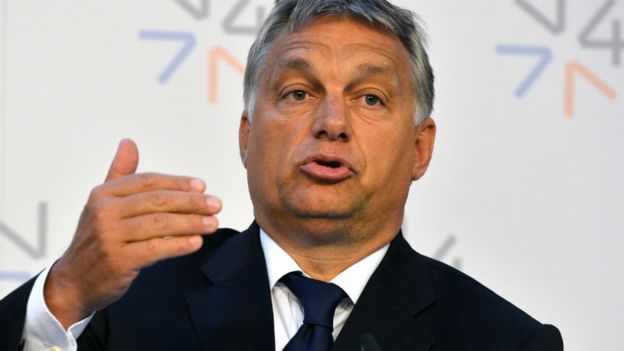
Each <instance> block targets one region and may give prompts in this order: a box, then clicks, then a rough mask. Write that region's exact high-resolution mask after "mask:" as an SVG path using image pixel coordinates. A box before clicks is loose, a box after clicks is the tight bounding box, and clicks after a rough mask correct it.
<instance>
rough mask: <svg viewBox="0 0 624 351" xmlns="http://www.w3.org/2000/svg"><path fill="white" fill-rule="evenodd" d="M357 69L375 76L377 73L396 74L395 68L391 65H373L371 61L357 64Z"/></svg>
mask: <svg viewBox="0 0 624 351" xmlns="http://www.w3.org/2000/svg"><path fill="white" fill-rule="evenodd" d="M356 70H357V71H358V72H359V73H363V74H366V75H369V76H375V75H389V76H396V75H395V69H394V68H393V67H392V66H390V65H382V66H378V65H373V64H370V63H361V64H359V65H358V66H357V68H356Z"/></svg>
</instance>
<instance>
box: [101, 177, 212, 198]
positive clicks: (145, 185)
mask: <svg viewBox="0 0 624 351" xmlns="http://www.w3.org/2000/svg"><path fill="white" fill-rule="evenodd" d="M101 188H102V189H101V190H102V191H105V192H106V193H109V194H112V195H115V196H128V195H134V194H138V193H142V192H146V191H151V190H156V189H160V190H174V191H191V192H199V193H203V192H204V191H205V190H206V184H205V183H204V181H202V180H201V179H197V178H193V177H187V176H174V175H168V174H160V173H138V174H133V175H129V176H127V177H123V178H119V179H115V180H112V181H110V182H108V183H105V184H103V185H102V186H101Z"/></svg>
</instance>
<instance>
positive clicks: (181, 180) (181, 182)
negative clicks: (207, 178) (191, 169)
mask: <svg viewBox="0 0 624 351" xmlns="http://www.w3.org/2000/svg"><path fill="white" fill-rule="evenodd" d="M189 182H190V181H189V179H188V178H186V177H175V184H176V187H177V188H178V189H179V190H182V191H189V190H191V186H190V184H189Z"/></svg>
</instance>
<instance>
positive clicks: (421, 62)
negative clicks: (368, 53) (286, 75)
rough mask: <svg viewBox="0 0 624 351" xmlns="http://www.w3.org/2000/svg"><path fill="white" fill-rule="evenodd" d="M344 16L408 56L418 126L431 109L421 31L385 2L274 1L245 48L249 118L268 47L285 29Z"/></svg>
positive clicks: (406, 13)
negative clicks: (384, 33)
mask: <svg viewBox="0 0 624 351" xmlns="http://www.w3.org/2000/svg"><path fill="white" fill-rule="evenodd" d="M326 16H348V17H351V18H354V19H357V20H362V21H364V22H366V23H369V24H371V25H372V26H377V27H380V28H383V29H386V30H388V31H390V32H391V33H393V34H394V35H395V36H396V37H397V38H399V40H400V41H401V43H402V44H403V46H404V47H405V49H406V50H407V53H408V54H409V57H410V61H411V62H410V66H411V73H412V74H411V85H412V90H413V92H414V99H415V102H416V104H415V111H414V112H415V113H414V123H415V124H416V125H418V124H420V123H421V122H422V121H424V120H425V119H427V117H429V116H430V114H431V111H432V110H433V98H434V88H433V80H434V77H433V70H432V68H431V66H430V65H429V57H428V55H427V51H426V50H425V42H426V38H425V35H426V34H425V31H424V30H423V29H422V28H421V26H420V25H419V23H418V20H417V17H416V15H415V14H413V13H412V12H411V11H409V10H406V9H402V8H400V7H398V6H395V5H393V4H391V3H389V2H388V1H386V0H276V4H275V7H274V8H273V10H272V11H271V13H270V14H269V17H268V18H267V20H266V22H265V23H264V25H263V26H262V28H261V29H260V31H259V32H258V36H257V37H256V41H255V42H254V43H253V45H252V46H251V48H250V49H249V54H248V56H247V68H246V70H245V81H244V92H243V99H244V102H245V107H246V108H247V111H248V113H249V116H250V118H251V117H252V116H253V105H254V103H255V95H256V86H257V84H258V79H259V77H260V74H261V71H262V66H263V63H264V59H265V57H266V55H267V52H268V48H269V46H270V44H271V43H272V42H273V40H275V38H276V37H277V36H278V35H279V34H280V33H281V32H282V30H283V29H284V28H287V30H288V33H293V32H295V31H297V30H298V29H300V28H301V27H303V26H305V25H307V24H310V23H311V22H313V21H314V20H315V19H317V18H320V17H326Z"/></svg>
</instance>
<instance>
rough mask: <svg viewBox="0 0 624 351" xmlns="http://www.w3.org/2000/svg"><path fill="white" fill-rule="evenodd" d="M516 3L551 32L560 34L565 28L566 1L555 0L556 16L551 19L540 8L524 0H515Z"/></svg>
mask: <svg viewBox="0 0 624 351" xmlns="http://www.w3.org/2000/svg"><path fill="white" fill-rule="evenodd" d="M516 4H517V5H518V6H520V7H521V8H522V9H523V10H524V11H526V12H527V13H528V14H529V15H530V16H531V17H533V18H534V19H535V20H536V21H537V22H538V23H540V24H541V25H542V26H544V27H546V29H548V30H549V31H550V32H552V33H553V34H560V33H562V32H563V31H564V30H565V26H566V16H565V13H566V2H565V0H557V18H556V19H555V20H552V19H550V18H548V16H546V15H544V13H542V12H541V11H540V10H538V9H537V8H535V6H533V5H532V4H531V3H529V2H527V1H526V0H516Z"/></svg>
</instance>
